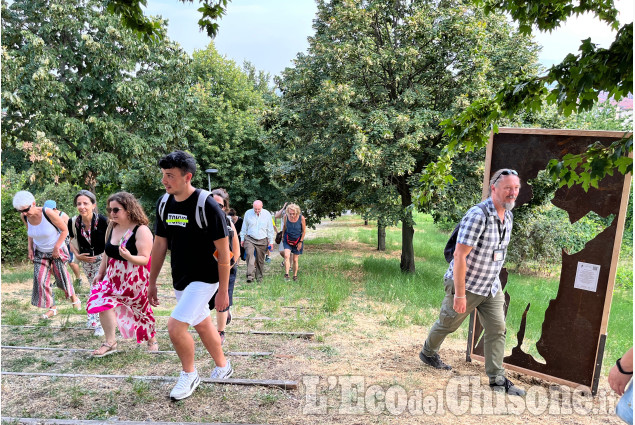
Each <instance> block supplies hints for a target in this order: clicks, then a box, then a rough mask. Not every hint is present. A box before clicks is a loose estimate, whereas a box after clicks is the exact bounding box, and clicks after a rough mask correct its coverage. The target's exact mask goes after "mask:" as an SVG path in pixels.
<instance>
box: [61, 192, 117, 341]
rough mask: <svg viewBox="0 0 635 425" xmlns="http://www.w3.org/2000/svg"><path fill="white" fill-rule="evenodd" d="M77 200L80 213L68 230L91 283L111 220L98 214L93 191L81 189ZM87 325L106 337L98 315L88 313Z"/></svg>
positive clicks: (78, 260) (72, 248) (74, 249)
mask: <svg viewBox="0 0 635 425" xmlns="http://www.w3.org/2000/svg"><path fill="white" fill-rule="evenodd" d="M74 203H75V206H76V207H77V212H78V213H79V214H78V215H76V216H75V217H73V218H71V219H69V220H68V232H69V234H70V237H71V239H72V240H73V241H72V242H71V251H73V254H74V255H75V261H76V262H77V263H79V264H81V265H82V268H83V269H84V273H86V277H87V278H88V284H89V285H91V284H92V282H93V280H94V279H95V276H96V275H97V272H98V271H99V267H100V265H101V255H102V254H103V252H104V248H105V242H106V229H107V227H108V219H107V218H106V217H105V216H103V215H101V214H99V213H97V198H96V197H95V195H94V194H93V192H90V191H88V190H80V191H79V192H78V193H77V195H75V201H74ZM86 327H88V328H91V329H95V336H104V330H103V328H102V327H101V324H100V323H99V314H91V313H88V319H87V322H86Z"/></svg>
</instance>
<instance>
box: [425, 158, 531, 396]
mask: <svg viewBox="0 0 635 425" xmlns="http://www.w3.org/2000/svg"><path fill="white" fill-rule="evenodd" d="M519 190H520V179H519V178H518V173H517V172H516V171H514V170H510V169H501V170H498V171H496V172H495V173H494V174H493V176H492V178H491V180H490V196H489V198H487V199H486V200H485V201H483V203H482V204H483V205H484V206H485V210H486V211H487V214H485V213H484V211H483V210H482V209H481V208H480V207H479V206H478V205H475V206H473V207H472V208H470V210H469V211H468V212H467V213H466V214H465V216H464V217H463V219H461V223H460V226H459V233H458V237H457V242H456V248H455V251H454V259H453V260H452V261H451V262H450V266H449V267H448V270H447V272H446V273H445V275H444V276H443V279H444V285H445V298H444V299H443V303H442V305H441V312H440V314H439V319H438V320H437V321H436V322H435V323H434V324H433V325H432V329H430V334H429V335H428V339H426V342H425V344H424V345H423V348H422V349H421V352H420V353H419V358H420V359H421V361H422V362H424V363H425V364H427V365H430V366H432V367H434V368H437V369H445V370H450V369H452V368H451V367H450V366H449V365H447V364H445V363H443V361H441V359H440V358H439V354H438V352H439V348H440V347H441V343H442V342H443V340H444V339H445V337H446V336H447V335H448V334H450V333H452V332H454V331H455V330H457V329H458V327H459V326H461V323H463V320H465V318H466V317H467V316H469V315H470V313H471V312H472V311H473V310H474V309H478V314H479V318H480V321H481V323H482V325H483V328H484V331H485V335H484V337H483V342H484V349H485V373H487V376H488V377H489V383H490V387H491V388H492V389H493V390H494V391H500V392H506V393H508V394H510V395H518V396H522V395H524V394H525V391H524V390H522V389H520V388H518V387H516V386H514V384H512V383H511V381H510V380H509V379H507V378H506V377H505V369H503V356H504V351H505V313H504V310H503V307H504V304H505V296H504V295H503V291H502V290H501V282H500V280H499V277H498V274H499V273H500V271H501V268H502V267H503V263H504V261H505V256H506V253H507V245H508V244H509V239H510V237H511V232H512V224H513V215H512V212H511V210H512V208H514V205H515V203H516V197H517V196H518V191H519Z"/></svg>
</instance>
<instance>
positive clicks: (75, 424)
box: [1, 416, 255, 425]
mask: <svg viewBox="0 0 635 425" xmlns="http://www.w3.org/2000/svg"><path fill="white" fill-rule="evenodd" d="M1 420H2V422H3V423H14V424H15V423H17V424H27V425H148V424H154V425H255V424H232V423H227V422H223V423H219V422H214V423H210V422H159V421H143V422H139V421H118V420H101V421H96V420H80V419H46V418H13V417H8V416H3V417H2V418H1Z"/></svg>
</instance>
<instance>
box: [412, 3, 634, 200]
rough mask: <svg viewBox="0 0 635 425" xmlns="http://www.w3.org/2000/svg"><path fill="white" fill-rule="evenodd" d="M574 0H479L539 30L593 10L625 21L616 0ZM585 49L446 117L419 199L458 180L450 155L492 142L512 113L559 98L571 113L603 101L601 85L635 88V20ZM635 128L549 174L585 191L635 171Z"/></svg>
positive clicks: (524, 27)
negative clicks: (605, 42) (604, 44)
mask: <svg viewBox="0 0 635 425" xmlns="http://www.w3.org/2000/svg"><path fill="white" fill-rule="evenodd" d="M582 3H583V4H580V5H574V4H573V3H572V2H571V1H569V0H564V1H563V0H560V1H557V2H551V1H550V2H542V1H529V2H522V4H521V2H502V1H492V0H490V1H488V0H485V1H481V0H477V4H480V5H484V6H485V9H486V10H487V11H494V10H504V11H506V12H508V13H510V14H511V15H512V17H513V18H514V19H515V20H517V21H518V24H519V30H520V31H521V32H524V33H529V32H531V25H536V26H537V27H538V28H539V29H541V30H552V29H554V28H556V27H558V26H559V25H560V23H561V22H562V21H564V20H566V19H567V18H568V17H570V16H571V15H577V14H580V13H582V12H593V13H595V15H596V16H597V17H598V18H599V19H601V20H602V21H604V22H606V23H608V24H610V25H611V26H612V27H613V28H615V29H617V28H618V27H619V24H618V21H617V19H616V17H617V11H616V10H615V8H614V7H613V2H612V1H611V0H609V1H606V2H594V1H592V2H582ZM579 52H580V53H579V54H577V55H575V54H569V55H567V57H565V59H564V60H563V61H562V62H561V63H560V64H557V65H554V66H552V67H551V68H550V69H549V70H548V72H547V73H546V75H542V76H538V77H536V76H532V75H522V76H520V77H517V78H515V79H514V80H511V81H508V82H507V83H506V84H505V86H504V87H503V88H502V89H501V90H500V91H499V92H498V93H497V94H496V95H494V96H493V98H491V99H480V100H477V101H475V102H473V103H472V104H470V105H469V106H468V107H467V108H466V109H465V110H464V111H463V112H462V113H460V114H459V115H456V116H454V117H453V118H451V119H448V120H446V121H444V122H442V125H443V126H444V128H445V135H446V137H448V144H447V146H446V147H445V149H444V150H443V152H442V154H441V155H440V156H439V160H438V161H437V162H435V163H432V164H429V165H428V166H427V168H426V170H425V171H424V173H423V175H422V179H421V180H422V183H423V184H424V186H425V187H426V188H427V190H424V191H423V192H422V195H421V201H423V202H428V201H429V200H430V199H432V197H433V196H434V193H435V191H436V190H438V189H439V188H441V187H443V186H444V185H445V184H447V183H451V182H452V181H453V177H452V176H451V171H452V158H453V157H454V156H456V155H457V154H459V153H461V152H470V151H473V150H476V149H479V148H482V147H484V146H486V145H487V143H488V137H489V134H490V132H492V131H494V132H497V131H498V126H497V123H498V122H500V121H501V120H502V119H505V118H513V117H514V115H515V114H517V113H519V112H521V111H523V110H524V111H533V112H538V111H540V110H541V109H542V108H543V107H544V105H545V103H546V104H551V105H555V106H556V107H557V108H558V111H559V112H560V113H562V114H563V115H565V116H569V115H571V114H572V113H580V112H584V111H588V110H590V109H591V107H592V106H593V105H594V104H596V103H597V102H598V95H599V94H600V92H605V93H607V95H608V99H612V100H613V101H615V102H618V101H620V100H621V99H622V98H623V97H625V96H627V95H628V94H629V92H630V91H631V90H632V87H633V67H632V63H633V23H632V22H631V23H628V24H625V25H623V26H622V27H621V28H619V30H618V32H617V35H616V37H615V41H614V42H613V43H612V44H611V46H610V47H609V48H608V49H604V48H599V47H598V46H597V45H596V44H594V43H592V42H591V39H586V40H583V41H582V44H581V45H580V48H579ZM632 142H633V139H632V135H631V136H630V137H625V138H624V139H623V140H621V141H619V142H616V143H613V144H612V145H611V146H602V145H599V144H597V145H592V146H589V149H588V150H587V151H586V152H585V153H583V154H580V155H567V156H566V157H565V158H563V159H562V161H557V160H552V161H551V162H550V164H549V165H548V171H549V174H550V175H551V176H552V177H553V178H554V179H557V180H559V183H560V185H561V186H563V185H565V184H566V185H569V186H571V185H573V184H582V185H583V187H584V189H585V190H588V188H589V187H590V186H597V183H598V182H599V180H601V179H602V178H603V177H604V176H606V175H607V174H608V175H612V174H613V170H615V169H617V170H618V171H619V172H620V173H629V172H632V168H633V165H632V158H630V157H629V154H630V152H631V151H632Z"/></svg>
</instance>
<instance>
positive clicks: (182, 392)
mask: <svg viewBox="0 0 635 425" xmlns="http://www.w3.org/2000/svg"><path fill="white" fill-rule="evenodd" d="M200 383H201V379H200V378H199V377H198V372H197V371H194V372H191V373H187V372H184V371H181V376H180V377H179V381H178V382H177V383H176V385H175V386H174V388H172V391H170V397H171V398H172V399H173V400H183V399H184V398H187V397H189V396H191V395H192V393H193V392H194V390H195V389H196V387H198V384H200Z"/></svg>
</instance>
